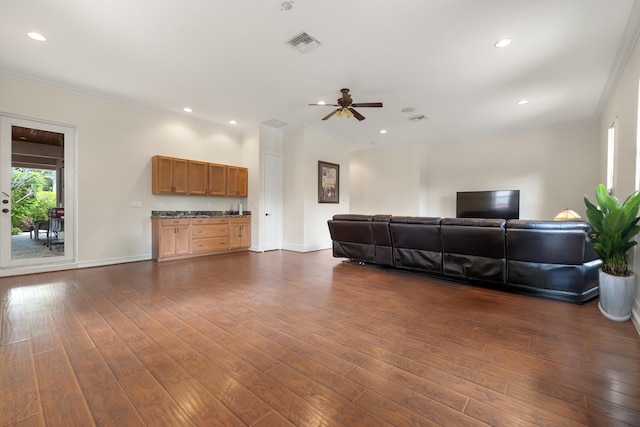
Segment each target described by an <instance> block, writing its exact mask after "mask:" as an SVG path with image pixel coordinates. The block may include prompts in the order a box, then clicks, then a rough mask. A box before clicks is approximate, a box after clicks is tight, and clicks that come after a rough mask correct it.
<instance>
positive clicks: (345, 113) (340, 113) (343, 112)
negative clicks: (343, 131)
mask: <svg viewBox="0 0 640 427" xmlns="http://www.w3.org/2000/svg"><path fill="white" fill-rule="evenodd" d="M336 116H338V117H340V118H347V119H350V118H351V117H353V113H352V112H351V111H349V109H348V108H343V109H341V110H340V111H338V112H337V113H336Z"/></svg>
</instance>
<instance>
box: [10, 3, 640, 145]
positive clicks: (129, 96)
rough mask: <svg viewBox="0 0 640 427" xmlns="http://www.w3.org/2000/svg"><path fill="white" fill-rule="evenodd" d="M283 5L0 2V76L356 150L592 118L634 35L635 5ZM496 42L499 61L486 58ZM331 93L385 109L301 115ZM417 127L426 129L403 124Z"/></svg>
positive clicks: (493, 51)
mask: <svg viewBox="0 0 640 427" xmlns="http://www.w3.org/2000/svg"><path fill="white" fill-rule="evenodd" d="M281 3H282V1H281V0H242V1H216V0H182V1H180V0H135V1H132V0H56V1H51V0H19V1H18V0H13V1H4V2H2V4H1V5H0V70H1V71H2V72H4V73H9V74H12V75H20V76H26V77H29V78H34V79H38V80H42V81H45V82H50V83H53V84H56V85H62V86H67V87H71V88H74V89H78V90H81V91H86V92H90V93H93V94H97V95H101V96H106V97H109V98H112V99H116V100H121V101H125V102H128V103H132V104H135V105H140V106H143V107H149V108H153V109H158V110H166V111H172V112H177V113H180V114H186V113H183V112H182V109H183V107H185V106H189V107H191V108H192V109H193V112H192V113H190V114H191V115H192V116H195V117H198V118H202V119H205V120H210V121H213V122H217V123H223V124H226V123H228V121H229V120H230V119H234V120H236V121H237V122H238V124H237V125H235V126H236V127H239V128H244V127H250V126H256V125H257V124H259V123H263V122H266V121H269V120H272V119H276V120H279V121H282V122H285V123H288V126H287V127H284V128H282V129H284V130H286V129H288V128H289V127H297V126H301V125H305V126H310V127H313V128H316V129H319V130H321V131H325V132H328V133H331V134H334V135H337V136H340V137H343V138H345V139H347V140H349V141H350V144H351V148H352V149H358V148H367V147H371V146H372V144H374V145H384V144H392V143H403V142H408V141H424V142H447V141H455V140H460V139H467V138H471V137H473V138H478V137H484V136H494V135H502V134H507V133H512V132H517V131H522V130H529V129H535V128H540V127H547V126H557V125H563V124H569V123H574V122H580V121H585V120H590V119H593V118H594V117H596V116H597V114H598V112H599V108H600V107H601V103H602V101H603V98H606V96H608V94H609V91H610V88H611V85H612V84H613V83H614V82H615V78H616V77H617V76H618V73H619V71H620V69H621V67H622V66H623V65H624V61H625V60H626V58H627V57H628V54H629V51H630V48H631V47H632V44H633V42H634V41H635V37H636V35H637V31H638V28H639V23H640V19H639V15H640V13H638V10H637V9H638V6H635V7H634V3H635V2H634V1H633V0H615V1H611V0H535V1H532V0H483V1H479V0H398V1H372V0H322V1H320V0H315V1H313V0H295V2H292V3H293V7H292V8H291V9H290V10H288V11H284V10H281ZM28 31H38V32H40V33H42V34H43V35H45V36H46V37H47V39H48V40H47V41H46V42H44V43H42V42H36V41H34V40H31V39H29V38H28V37H26V33H27V32H28ZM303 31H304V32H306V33H308V34H310V35H311V36H313V37H315V38H316V39H318V40H319V41H320V43H321V45H320V46H319V47H318V48H316V49H314V50H311V51H309V52H307V53H300V52H298V51H296V50H294V49H293V48H292V47H291V46H289V44H288V43H287V42H288V41H289V40H290V39H291V38H292V37H294V36H296V35H297V34H299V33H301V32H303ZM505 37H509V38H511V39H512V40H513V43H512V44H511V45H510V46H509V47H506V48H503V49H498V48H496V47H494V43H495V42H496V41H498V40H500V39H502V38H505ZM343 87H345V88H349V89H350V90H351V95H352V97H353V101H354V102H356V103H358V102H377V101H381V102H383V103H384V107H383V108H381V109H378V108H361V109H358V111H359V112H360V113H362V114H363V115H365V116H366V117H367V119H366V120H364V121H362V122H358V121H357V120H355V119H354V118H351V119H341V118H338V117H332V118H331V119H329V120H327V121H321V118H322V117H324V116H325V115H326V114H328V113H329V112H331V108H332V107H328V106H326V107H316V106H308V104H309V103H315V102H316V101H318V100H325V101H327V102H328V103H335V101H336V99H337V98H338V97H339V96H340V89H341V88H343ZM0 96H1V94H0ZM525 98H526V99H528V100H529V101H530V102H529V104H527V105H517V102H518V101H519V100H521V99H525ZM407 107H408V108H414V109H415V111H414V112H412V113H403V112H402V111H401V110H402V109H403V108H407ZM415 114H424V115H425V116H427V117H428V120H425V121H421V122H411V121H409V120H408V117H409V116H411V115H415ZM381 129H386V130H387V131H388V133H387V134H384V135H382V134H380V132H379V131H380V130H381Z"/></svg>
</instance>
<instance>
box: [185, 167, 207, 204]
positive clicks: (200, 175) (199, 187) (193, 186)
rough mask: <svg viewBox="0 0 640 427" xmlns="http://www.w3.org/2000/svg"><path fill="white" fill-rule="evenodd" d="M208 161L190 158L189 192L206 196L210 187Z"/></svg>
mask: <svg viewBox="0 0 640 427" xmlns="http://www.w3.org/2000/svg"><path fill="white" fill-rule="evenodd" d="M208 166H209V165H208V163H205V162H196V161H193V160H189V194H193V195H196V196H206V195H207V190H208V187H209V167H208Z"/></svg>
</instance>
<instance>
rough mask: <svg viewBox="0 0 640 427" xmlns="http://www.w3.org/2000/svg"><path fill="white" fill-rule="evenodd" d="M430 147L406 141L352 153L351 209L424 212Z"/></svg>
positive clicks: (374, 211)
mask: <svg viewBox="0 0 640 427" xmlns="http://www.w3.org/2000/svg"><path fill="white" fill-rule="evenodd" d="M425 153H426V146H425V145H420V144H404V145H401V146H396V147H380V148H374V149H370V150H360V151H355V152H353V153H351V157H350V161H351V168H350V170H351V189H352V191H351V212H352V213H361V214H393V215H421V214H423V213H424V210H423V208H424V203H423V202H424V200H423V195H422V192H423V191H422V188H421V185H420V184H421V182H422V179H421V175H422V171H423V168H424V167H425V165H424V161H425Z"/></svg>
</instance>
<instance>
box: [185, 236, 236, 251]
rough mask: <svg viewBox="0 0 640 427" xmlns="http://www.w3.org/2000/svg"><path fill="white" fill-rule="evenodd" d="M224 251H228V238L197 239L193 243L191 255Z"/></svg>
mask: <svg viewBox="0 0 640 427" xmlns="http://www.w3.org/2000/svg"><path fill="white" fill-rule="evenodd" d="M226 250H229V238H228V237H213V238H209V239H197V240H194V241H193V253H202V252H214V251H226Z"/></svg>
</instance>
